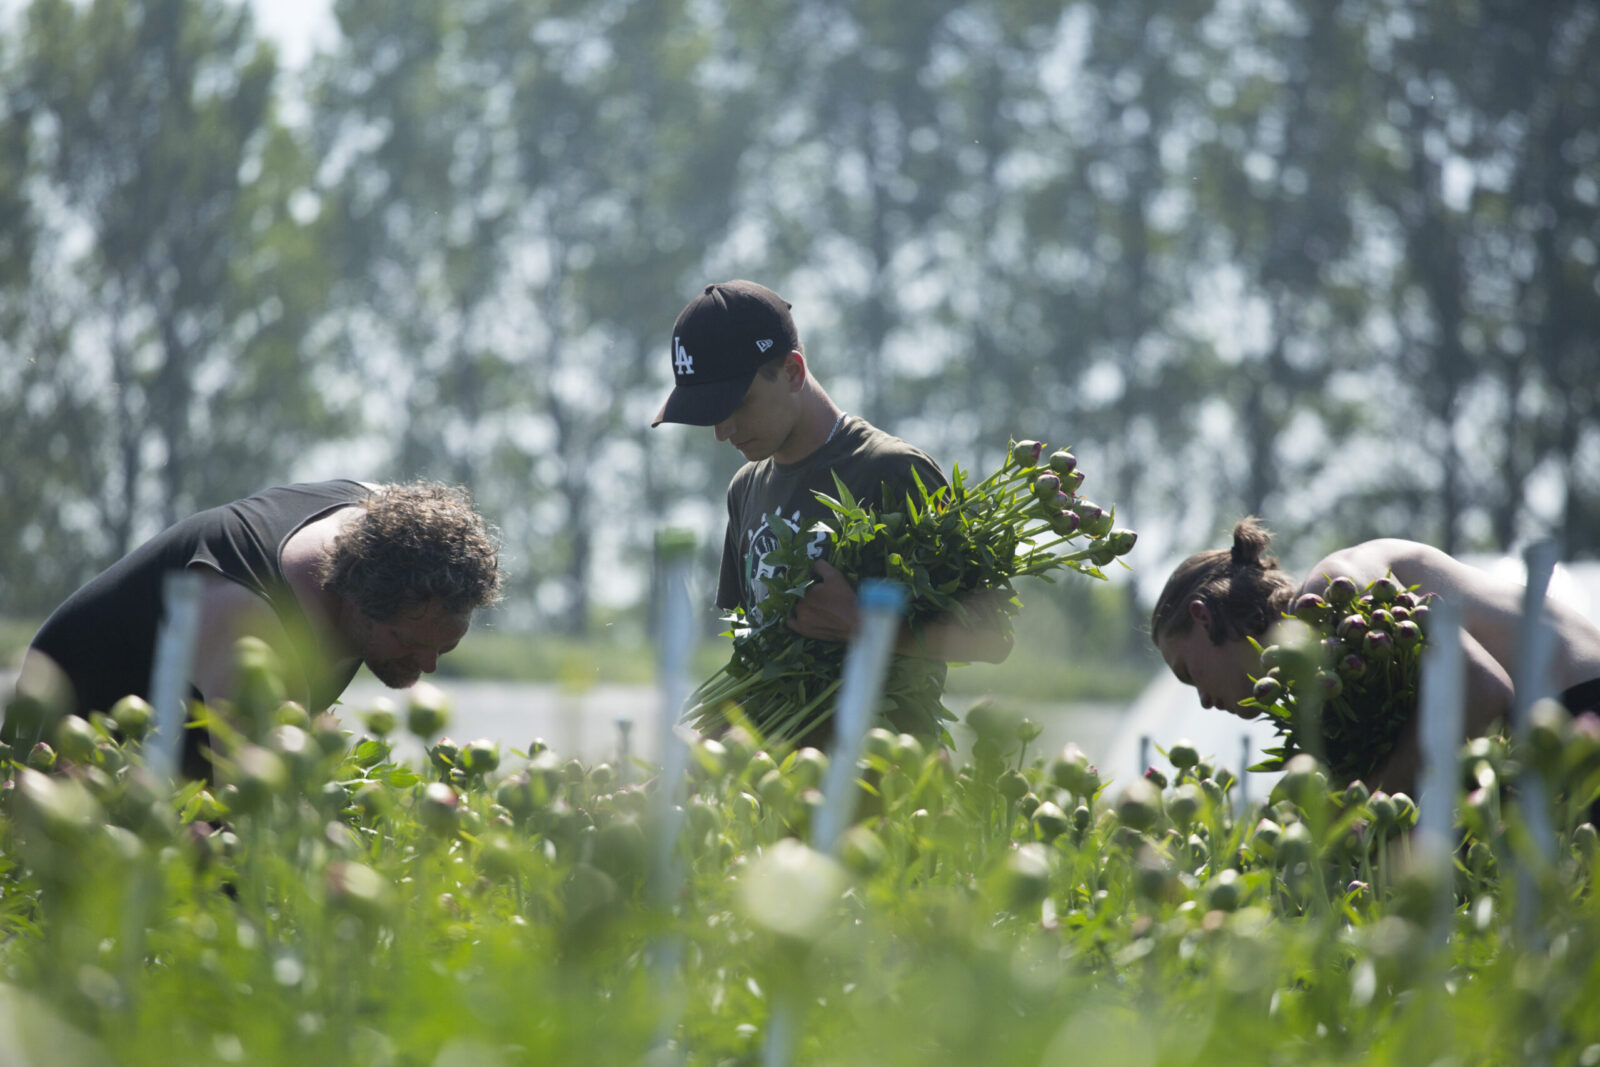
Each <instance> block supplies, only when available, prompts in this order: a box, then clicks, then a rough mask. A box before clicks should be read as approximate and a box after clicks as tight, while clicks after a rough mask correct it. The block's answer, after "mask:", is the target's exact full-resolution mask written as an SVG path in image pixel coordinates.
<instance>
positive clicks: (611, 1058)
mask: <svg viewBox="0 0 1600 1067" xmlns="http://www.w3.org/2000/svg"><path fill="white" fill-rule="evenodd" d="M420 699H423V701H424V702H425V703H426V701H427V700H429V699H431V698H427V697H423V698H420ZM296 710H297V709H294V708H292V707H286V708H284V709H280V711H279V712H278V713H274V714H268V715H266V716H264V717H262V718H261V719H260V720H241V719H235V718H232V717H231V716H230V715H227V714H225V713H207V714H206V715H205V719H206V720H207V721H209V722H210V724H211V728H212V730H213V737H214V739H215V741H216V745H217V751H218V753H219V756H218V759H217V773H216V776H215V780H213V781H211V782H190V783H186V784H180V785H178V786H175V787H168V786H164V785H162V784H161V783H158V782H156V781H155V780H153V779H152V778H150V776H149V775H148V774H147V773H146V772H145V771H144V769H143V767H142V765H141V764H142V753H143V746H144V745H148V744H152V743H156V742H157V741H158V740H159V736H158V735H152V737H151V738H147V739H146V740H145V741H144V742H142V743H141V742H135V741H131V740H130V741H119V740H117V739H116V737H115V736H114V734H113V733H112V731H111V730H110V728H109V724H108V723H107V721H105V720H103V719H101V718H99V717H96V719H95V721H93V722H81V721H79V722H77V723H76V724H74V726H73V728H72V729H71V730H69V731H64V733H63V735H62V736H63V737H67V736H70V737H72V738H74V740H72V741H71V742H70V743H67V742H64V745H63V750H64V752H65V751H66V750H68V749H70V751H72V752H73V753H74V756H73V758H70V759H69V758H67V757H66V756H65V755H63V757H62V760H61V761H60V762H58V764H57V767H56V773H54V774H52V775H47V774H44V773H41V772H39V771H37V770H33V769H29V768H28V767H26V766H22V765H19V763H18V761H17V760H16V758H15V756H14V755H10V756H7V755H3V754H0V760H3V762H4V766H3V770H4V772H5V774H6V778H7V784H6V788H5V789H4V791H3V792H0V887H3V888H4V892H3V893H0V968H3V971H4V975H5V979H4V982H3V983H0V1005H3V1008H4V1011H5V1015H6V1018H7V1019H8V1020H15V1021H16V1022H15V1025H14V1026H12V1027H11V1028H10V1029H8V1041H9V1044H8V1055H9V1056H10V1057H11V1058H12V1059H13V1060H16V1061H18V1062H23V1063H28V1062H50V1063H68V1064H76V1063H83V1064H88V1063H96V1064H104V1063H113V1064H123V1063H125V1064H147V1063H158V1062H159V1063H174V1062H176V1063H189V1062H194V1063H202V1062H206V1063H209V1062H215V1060H217V1059H218V1058H222V1059H224V1060H235V1061H239V1062H249V1063H256V1064H263V1065H266V1067H273V1065H277V1064H290V1063H304V1062H308V1061H312V1062H330V1063H331V1062H388V1063H436V1062H450V1061H452V1060H454V1059H458V1058H470V1059H472V1060H474V1061H478V1062H497V1061H506V1062H515V1061H518V1060H534V1061H540V1062H577V1061H589V1060H597V1061H603V1062H614V1063H632V1062H640V1061H641V1060H645V1059H647V1058H649V1057H651V1056H660V1055H666V1054H668V1053H671V1054H672V1055H673V1056H674V1057H676V1058H681V1059H682V1061H683V1062H687V1063H696V1064H698V1063H706V1064H711V1063H721V1062H727V1061H730V1060H733V1061H739V1060H752V1059H758V1058H766V1059H769V1060H770V1059H773V1058H778V1059H788V1058H790V1057H791V1056H792V1059H793V1061H794V1062H828V1063H861V1064H867V1063H889V1064H902V1063H904V1064H918V1065H927V1064H939V1063H952V1064H955V1063H962V1064H966V1063H974V1062H985V1063H1039V1062H1056V1061H1059V1060H1062V1059H1064V1058H1066V1057H1068V1056H1069V1054H1070V1055H1071V1056H1091V1057H1092V1058H1095V1059H1097V1060H1103V1061H1105V1062H1113V1063H1156V1062H1195V1061H1206V1060H1215V1059H1220V1058H1236V1059H1241V1060H1245V1061H1248V1062H1277V1061H1283V1062H1287V1061H1290V1060H1293V1061H1294V1062H1305V1061H1307V1060H1308V1059H1309V1060H1310V1061H1311V1062H1317V1063H1329V1064H1332V1063H1349V1064H1355V1063H1362V1064H1374V1063H1375V1064H1397V1065H1398V1064H1409V1063H1418V1062H1438V1061H1439V1060H1440V1059H1443V1058H1447V1057H1448V1058H1451V1059H1454V1060H1457V1061H1461V1062H1511V1061H1517V1060H1519V1059H1521V1058H1524V1057H1530V1056H1532V1057H1536V1058H1543V1057H1549V1058H1552V1059H1558V1058H1559V1057H1560V1054H1561V1052H1562V1051H1563V1050H1565V1051H1567V1052H1571V1051H1572V1050H1577V1049H1584V1048H1587V1047H1589V1046H1592V1045H1595V1044H1596V1043H1597V1042H1600V1024H1597V1023H1596V1020H1595V1018H1594V1014H1593V1011H1592V1010H1591V1009H1592V1003H1593V996H1594V993H1595V988H1594V976H1593V973H1592V972H1593V967H1592V960H1593V953H1591V952H1588V951H1586V948H1587V947H1588V946H1591V945H1594V944H1597V943H1600V905H1597V903H1596V895H1595V893H1594V892H1593V889H1594V883H1595V879H1596V877H1597V873H1600V866H1597V863H1600V852H1597V848H1600V845H1597V842H1600V836H1597V835H1596V833H1595V831H1594V827H1593V825H1592V824H1589V823H1587V822H1583V821H1581V820H1583V819H1585V818H1587V805H1588V803H1589V802H1590V801H1592V800H1593V799H1594V797H1595V795H1596V786H1595V784H1594V783H1595V782H1596V781H1600V777H1597V776H1600V746H1597V745H1596V744H1595V740H1594V736H1593V730H1592V727H1591V726H1590V725H1587V724H1585V723H1583V722H1581V721H1574V720H1570V719H1568V718H1565V717H1564V716H1561V715H1559V714H1555V713H1550V712H1547V713H1543V714H1541V716H1540V718H1539V720H1538V724H1537V727H1536V729H1535V731H1534V733H1533V735H1532V736H1531V738H1530V742H1529V746H1528V747H1527V748H1526V749H1523V750H1512V749H1510V748H1508V747H1507V746H1504V745H1497V744H1493V743H1487V742H1474V743H1473V744H1470V745H1468V746H1467V747H1466V748H1465V749H1463V751H1462V754H1461V770H1462V776H1463V779H1464V780H1467V781H1471V782H1472V783H1473V784H1474V790H1475V791H1474V792H1473V793H1472V794H1470V795H1469V796H1468V797H1467V798H1466V799H1465V801H1464V802H1463V803H1462V805H1461V807H1460V809H1459V813H1458V814H1459V818H1460V823H1459V829H1460V833H1461V839H1460V845H1459V847H1458V848H1457V850H1456V851H1455V854H1454V858H1453V859H1451V858H1450V857H1448V856H1447V857H1446V858H1445V860H1446V862H1445V864H1444V865H1443V866H1439V865H1437V864H1430V863H1428V862H1425V861H1426V860H1427V859H1428V857H1429V856H1431V855H1432V854H1431V853H1429V852H1427V851H1426V850H1423V849H1422V848H1421V847H1420V845H1419V843H1418V842H1416V841H1414V840H1413V838H1412V828H1413V827H1414V825H1415V822H1416V819H1417V809H1416V807H1415V805H1414V804H1412V803H1411V801H1410V800H1409V799H1408V798H1406V797H1404V796H1401V795H1396V796H1388V795H1385V794H1383V793H1375V794H1369V793H1368V792H1367V791H1366V790H1365V788H1362V787H1352V788H1350V789H1330V788H1329V785H1328V780H1327V778H1326V776H1325V775H1324V774H1323V773H1322V772H1321V769H1320V768H1319V766H1318V765H1317V764H1316V763H1315V762H1314V761H1312V760H1310V759H1309V757H1304V756H1301V757H1297V758H1296V759H1295V760H1293V761H1291V763H1290V765H1289V767H1288V768H1287V772H1286V774H1285V775H1284V777H1283V779H1282V780H1281V782H1280V784H1279V786H1278V788H1277V789H1276V790H1275V791H1274V793H1273V795H1272V796H1270V797H1269V798H1267V800H1266V801H1265V803H1256V804H1252V805H1249V806H1243V807H1241V806H1240V805H1239V804H1238V802H1237V799H1236V797H1235V796H1234V793H1235V786H1236V783H1235V781H1234V776H1233V775H1232V774H1231V773H1230V772H1229V771H1228V770H1227V769H1226V768H1224V767H1222V766H1220V765H1218V764H1216V763H1215V762H1213V761H1212V760H1211V759H1209V758H1208V757H1206V756H1205V754H1202V753H1199V752H1196V751H1194V749H1193V746H1189V745H1186V744H1185V743H1183V742H1178V743H1174V744H1172V745H1171V746H1170V748H1169V749H1168V751H1169V753H1170V754H1171V757H1172V773H1171V780H1170V784H1169V785H1167V786H1166V787H1164V788H1163V787H1160V786H1157V785H1156V784H1154V783H1153V782H1152V781H1149V780H1137V781H1134V782H1131V783H1126V784H1123V783H1109V784H1108V783H1104V782H1103V781H1102V780H1101V778H1100V776H1099V774H1098V773H1097V772H1096V771H1095V769H1094V768H1093V767H1092V766H1089V765H1088V763H1087V761H1086V760H1085V759H1084V758H1083V757H1082V754H1081V752H1078V751H1076V748H1075V746H1071V745H1069V746H1067V749H1066V750H1064V751H1063V752H1062V753H1060V754H1059V755H1057V756H1054V757H1049V756H1045V757H1039V756H1035V757H1034V758H1033V759H1032V760H1031V761H1030V760H1029V759H1028V755H1027V749H1026V741H1027V739H1028V738H1029V736H1031V735H1030V732H1029V731H1028V730H1026V729H1025V727H1024V726H1022V725H1020V724H1019V725H1018V726H1007V725H1006V724H1004V723H1003V722H1001V721H1000V720H999V719H997V718H993V717H977V716H975V717H974V718H973V719H972V721H970V722H969V724H968V725H969V726H970V727H972V729H973V730H974V732H975V733H977V734H978V735H979V736H980V739H981V740H982V741H983V742H984V743H983V744H982V745H980V746H979V747H977V748H975V749H974V753H973V758H972V760H971V761H970V762H967V763H962V764H959V765H958V764H957V763H956V762H954V761H953V760H952V759H951V757H950V754H949V753H948V752H945V751H943V750H938V749H933V750H927V749H924V748H923V747H922V746H921V745H919V744H917V743H916V742H915V741H914V740H911V739H909V738H904V737H897V736H895V735H893V734H890V733H888V732H887V731H884V730H874V731H872V733H871V734H869V736H868V737H867V739H866V745H865V750H864V754H863V757H862V759H861V761H860V762H859V764H858V765H857V767H856V768H855V770H856V774H855V781H853V782H851V783H850V784H849V789H850V799H851V800H852V802H853V804H854V806H855V811H854V815H853V817H852V819H851V824H852V825H851V828H850V830H849V832H848V833H847V834H846V835H845V836H844V838H843V840H842V842H841V847H840V849H839V851H838V853H837V854H836V855H835V856H825V855H822V854H820V853H818V852H816V851H814V850H812V849H811V848H808V847H807V846H806V844H804V841H805V840H806V837H807V834H808V831H809V827H810V825H811V822H812V819H813V818H814V813H815V810H816V804H817V799H816V797H817V794H816V792H815V789H816V786H817V784H818V783H819V782H821V781H823V780H824V779H825V778H826V776H827V767H828V757H827V756H826V755H824V754H822V753H819V752H816V751H815V750H809V749H803V750H799V751H789V750H786V749H785V748H783V747H781V746H778V747H770V748H769V747H764V743H763V742H762V741H761V739H759V738H758V737H756V736H755V735H753V734H750V733H749V732H747V731H745V730H743V729H735V730H733V731H731V732H729V733H728V734H727V735H726V736H724V737H723V738H721V739H720V740H715V741H713V740H710V739H704V738H701V739H695V740H694V741H693V743H692V745H691V749H690V752H689V770H688V772H687V774H686V776H685V778H684V779H682V780H680V781H675V782H669V781H663V780H662V779H661V777H660V773H659V771H657V770H656V769H655V768H652V767H647V766H640V767H636V768H632V769H631V773H629V774H627V775H623V774H621V773H619V769H618V768H613V767H610V766H608V765H605V764H596V765H593V766H584V765H582V764H580V763H578V762H577V761H571V760H565V761H564V760H563V759H562V757H560V756H559V755H558V754H557V753H555V752H552V751H550V750H547V749H541V750H538V751H534V752H520V751H516V752H501V751H500V750H499V749H498V748H496V747H494V746H490V745H486V744H485V743H472V744H468V745H463V746H458V745H456V744H454V743H453V742H450V741H448V740H447V739H437V740H435V739H433V738H431V737H429V738H426V740H428V741H429V742H430V747H429V759H428V760H427V762H426V764H425V765H424V766H423V767H421V768H418V767H413V766H408V765H404V764H400V763H396V762H394V760H393V758H392V756H391V755H390V751H391V750H390V746H389V743H388V742H386V741H383V740H379V739H377V738H373V737H359V736H351V735H349V734H347V733H345V732H344V731H343V730H342V729H341V728H340V725H339V724H338V723H337V722H334V721H332V720H329V719H319V720H317V721H315V722H309V723H303V724H302V725H292V724H291V723H290V720H294V721H297V722H301V721H302V720H301V718H300V716H301V715H303V712H302V713H299V714H295V712H296ZM430 730H431V727H430ZM1019 746H1020V747H1019ZM641 775H643V778H642V780H641ZM1527 775H1538V776H1539V778H1540V780H1541V782H1542V785H1543V786H1544V788H1545V790H1546V791H1547V793H1548V795H1551V796H1557V797H1561V798H1562V800H1561V802H1560V803H1559V804H1558V805H1556V806H1555V807H1553V808H1552V809H1551V810H1550V812H1549V813H1548V816H1549V817H1550V818H1551V819H1553V822H1554V826H1555V831H1554V833H1555V840H1554V842H1553V843H1554V845H1555V849H1554V851H1553V857H1554V858H1553V860H1552V861H1550V862H1548V863H1546V862H1545V861H1543V860H1541V859H1540V858H1539V855H1540V854H1539V851H1538V850H1537V849H1535V848H1533V847H1530V844H1529V843H1528V842H1527V840H1526V833H1527V825H1528V824H1527V822H1526V820H1525V818H1524V816H1525V814H1526V812H1525V811H1524V810H1523V805H1525V804H1526V803H1528V801H1527V800H1519V799H1518V797H1528V796H1529V795H1530V794H1531V789H1530V788H1529V787H1530V786H1531V784H1532V780H1531V779H1530V778H1527V777H1519V776H1527ZM678 805H681V809H680V807H678ZM668 856H670V857H672V860H673V862H672V863H670V864H669V863H667V862H665V860H666V858H667V857H668ZM1522 865H1526V866H1528V867H1529V868H1530V869H1531V870H1532V871H1533V872H1534V873H1535V875H1536V877H1535V878H1534V879H1533V882H1532V885H1533V888H1532V889H1531V890H1523V891H1521V892H1523V893H1526V892H1532V893H1533V894H1534V895H1533V896H1532V897H1527V896H1519V893H1518V891H1513V889H1512V885H1513V884H1514V882H1515V879H1513V878H1511V877H1509V876H1508V872H1510V871H1511V870H1512V869H1513V868H1514V867H1517V866H1522ZM1519 909H1520V910H1521V911H1523V912H1524V913H1525V915H1526V916H1527V917H1528V919H1529V920H1530V923H1529V924H1524V923H1523V922H1521V921H1520V920H1519V919H1518V918H1517V912H1518V911H1519ZM1530 929H1531V930H1533V931H1534V932H1535V933H1534V935H1533V936H1525V934H1524V933H1523V931H1525V930H1530ZM246 989H248V990H249V995H248V996H245V995H242V994H243V991H244V990H246ZM664 1043H666V1044H664Z"/></svg>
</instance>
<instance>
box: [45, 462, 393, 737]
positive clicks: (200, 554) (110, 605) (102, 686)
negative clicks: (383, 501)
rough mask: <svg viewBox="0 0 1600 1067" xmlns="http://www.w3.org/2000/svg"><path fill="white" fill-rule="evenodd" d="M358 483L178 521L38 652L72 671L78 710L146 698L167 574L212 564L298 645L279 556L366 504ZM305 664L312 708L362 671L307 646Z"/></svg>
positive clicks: (309, 486) (66, 617)
mask: <svg viewBox="0 0 1600 1067" xmlns="http://www.w3.org/2000/svg"><path fill="white" fill-rule="evenodd" d="M367 495H368V490H367V489H366V487H365V486H363V485H362V484H361V483H360V482H353V481H342V480H341V481H332V482H310V483H302V484H299V485H288V486H280V487H277V488H273V489H265V490H262V491H261V492H259V493H257V494H255V495H254V496H251V497H246V498H245V499H243V500H236V501H234V502H233V503H231V504H224V505H223V506H221V507H217V508H211V509H210V510H207V511H202V512H199V513H198V514H195V515H191V516H190V517H189V518H187V519H184V520H182V521H180V522H177V523H175V524H173V525H172V526H170V527H168V528H167V529H166V530H164V531H162V532H161V533H159V534H157V535H156V536H155V537H153V538H151V539H150V540H149V541H146V542H145V543H144V544H142V545H140V546H139V547H138V548H136V549H134V550H133V551H132V552H130V553H128V554H127V555H126V556H124V557H123V558H122V559H120V560H118V561H117V562H116V563H114V564H112V565H111V566H110V567H109V568H107V569H106V570H105V571H103V572H101V573H100V574H99V575H98V576H96V577H95V578H93V579H91V580H90V581H89V582H88V584H86V585H85V586H84V587H83V588H81V589H79V590H78V591H77V592H76V593H73V594H72V596H70V597H68V598H67V600H66V602H65V603H63V604H62V605H61V606H60V607H59V608H57V609H56V610H55V611H54V612H53V613H52V614H51V616H50V618H49V619H47V620H46V621H45V624H44V626H43V627H42V628H40V630H39V633H38V634H37V635H36V636H35V637H34V639H33V647H34V648H35V649H37V650H39V651H40V652H43V653H45V654H46V655H48V656H49V657H50V658H51V659H53V660H54V661H55V662H56V664H57V665H58V666H59V667H60V668H61V669H62V670H63V671H65V672H66V675H67V677H68V678H69V679H70V680H71V681H72V684H73V687H74V689H75V690H76V696H77V704H78V712H79V714H82V715H87V714H88V713H89V712H90V711H108V710H110V708H111V706H112V705H113V704H115V703H116V702H117V701H118V700H120V699H121V698H122V697H124V696H127V695H128V694H130V693H135V694H138V695H139V696H142V697H146V698H148V697H149V695H150V694H149V687H150V670H151V666H152V663H153V661H154V658H155V642H156V632H157V630H158V628H159V626H160V623H161V616H162V607H161V600H162V588H161V586H162V579H163V577H164V576H165V575H166V574H167V572H169V571H175V570H183V569H185V568H188V567H205V568H208V569H210V570H213V571H215V572H217V573H218V574H220V575H222V576H223V577H224V578H228V579H230V580H231V581H235V582H238V583H239V584H240V585H242V586H244V587H245V588H246V589H248V590H250V591H251V592H252V593H255V594H256V595H257V596H259V597H261V598H262V599H263V600H265V601H266V602H267V603H268V604H269V605H271V607H272V610H273V612H274V613H275V614H276V615H277V617H278V619H279V620H280V621H281V622H282V623H283V626H284V629H285V630H286V631H287V632H288V633H289V635H290V637H291V639H294V640H295V642H296V644H297V647H299V644H300V643H301V642H304V641H305V640H306V638H307V634H308V625H307V622H306V617H305V614H304V612H303V611H302V610H301V608H300V603H299V601H298V600H296V599H295V596H294V593H293V591H292V590H291V589H290V588H289V585H288V583H287V581H286V580H285V579H284V576H283V565H282V563H281V561H280V558H279V557H280V554H281V553H282V551H283V546H284V543H285V542H286V541H288V539H289V538H290V536H292V535H293V534H294V533H295V532H296V531H298V530H300V529H301V528H302V527H304V526H305V525H306V524H307V523H309V522H312V521H314V520H316V519H320V518H322V517H323V516H325V515H327V514H328V513H330V512H332V511H336V510H338V509H339V508H342V507H347V506H349V505H351V504H355V503H358V502H360V501H361V500H363V499H365V498H366V496H367ZM300 658H301V662H300V663H299V664H292V665H286V666H290V667H298V668H299V670H300V672H301V675H302V677H303V678H304V679H305V681H306V683H307V686H308V689H309V692H308V695H309V697H310V700H311V708H310V710H312V711H320V710H322V709H323V708H326V707H327V706H328V705H330V704H332V703H333V702H334V701H335V700H337V699H338V698H339V694H340V693H342V692H344V687H345V686H346V685H348V684H349V683H350V679H351V678H352V677H354V675H355V669H354V668H351V669H350V670H348V671H340V672H338V673H339V675H340V676H338V677H335V676H334V675H332V674H330V673H329V672H328V670H327V669H326V667H325V665H324V664H322V663H321V662H320V661H319V658H318V657H317V656H316V655H315V651H314V650H313V649H311V648H306V649H305V650H304V653H303V654H302V655H301V657H300Z"/></svg>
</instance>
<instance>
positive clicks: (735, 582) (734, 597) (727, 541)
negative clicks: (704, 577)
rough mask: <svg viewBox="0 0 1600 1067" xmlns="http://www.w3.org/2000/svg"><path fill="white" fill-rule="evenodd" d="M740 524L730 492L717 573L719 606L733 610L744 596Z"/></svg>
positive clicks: (725, 609) (726, 609)
mask: <svg viewBox="0 0 1600 1067" xmlns="http://www.w3.org/2000/svg"><path fill="white" fill-rule="evenodd" d="M739 541H740V537H739V524H738V523H737V522H735V521H734V516H733V493H732V492H731V491H730V492H729V494H728V527H727V530H726V531H725V532H724V533H723V535H722V569H721V570H720V571H719V572H718V575H717V607H719V608H721V609H722V610H724V611H732V610H733V609H734V608H736V607H738V606H739V602H740V600H741V599H742V598H743V596H744V583H743V580H742V578H743V571H744V566H743V560H741V559H740V558H739V555H740V548H739Z"/></svg>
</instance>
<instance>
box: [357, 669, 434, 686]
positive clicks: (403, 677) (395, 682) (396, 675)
mask: <svg viewBox="0 0 1600 1067" xmlns="http://www.w3.org/2000/svg"><path fill="white" fill-rule="evenodd" d="M367 669H368V670H369V671H371V672H372V676H373V677H374V678H376V679H377V680H378V681H380V682H382V683H383V684H384V685H386V686H388V687H389V688H390V689H410V688H411V687H412V686H414V685H416V684H417V682H418V681H419V680H420V679H421V678H422V675H421V674H420V673H417V672H410V671H408V672H401V671H397V670H393V669H391V668H389V667H385V666H382V665H378V666H374V665H372V664H371V663H369V664H367Z"/></svg>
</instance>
